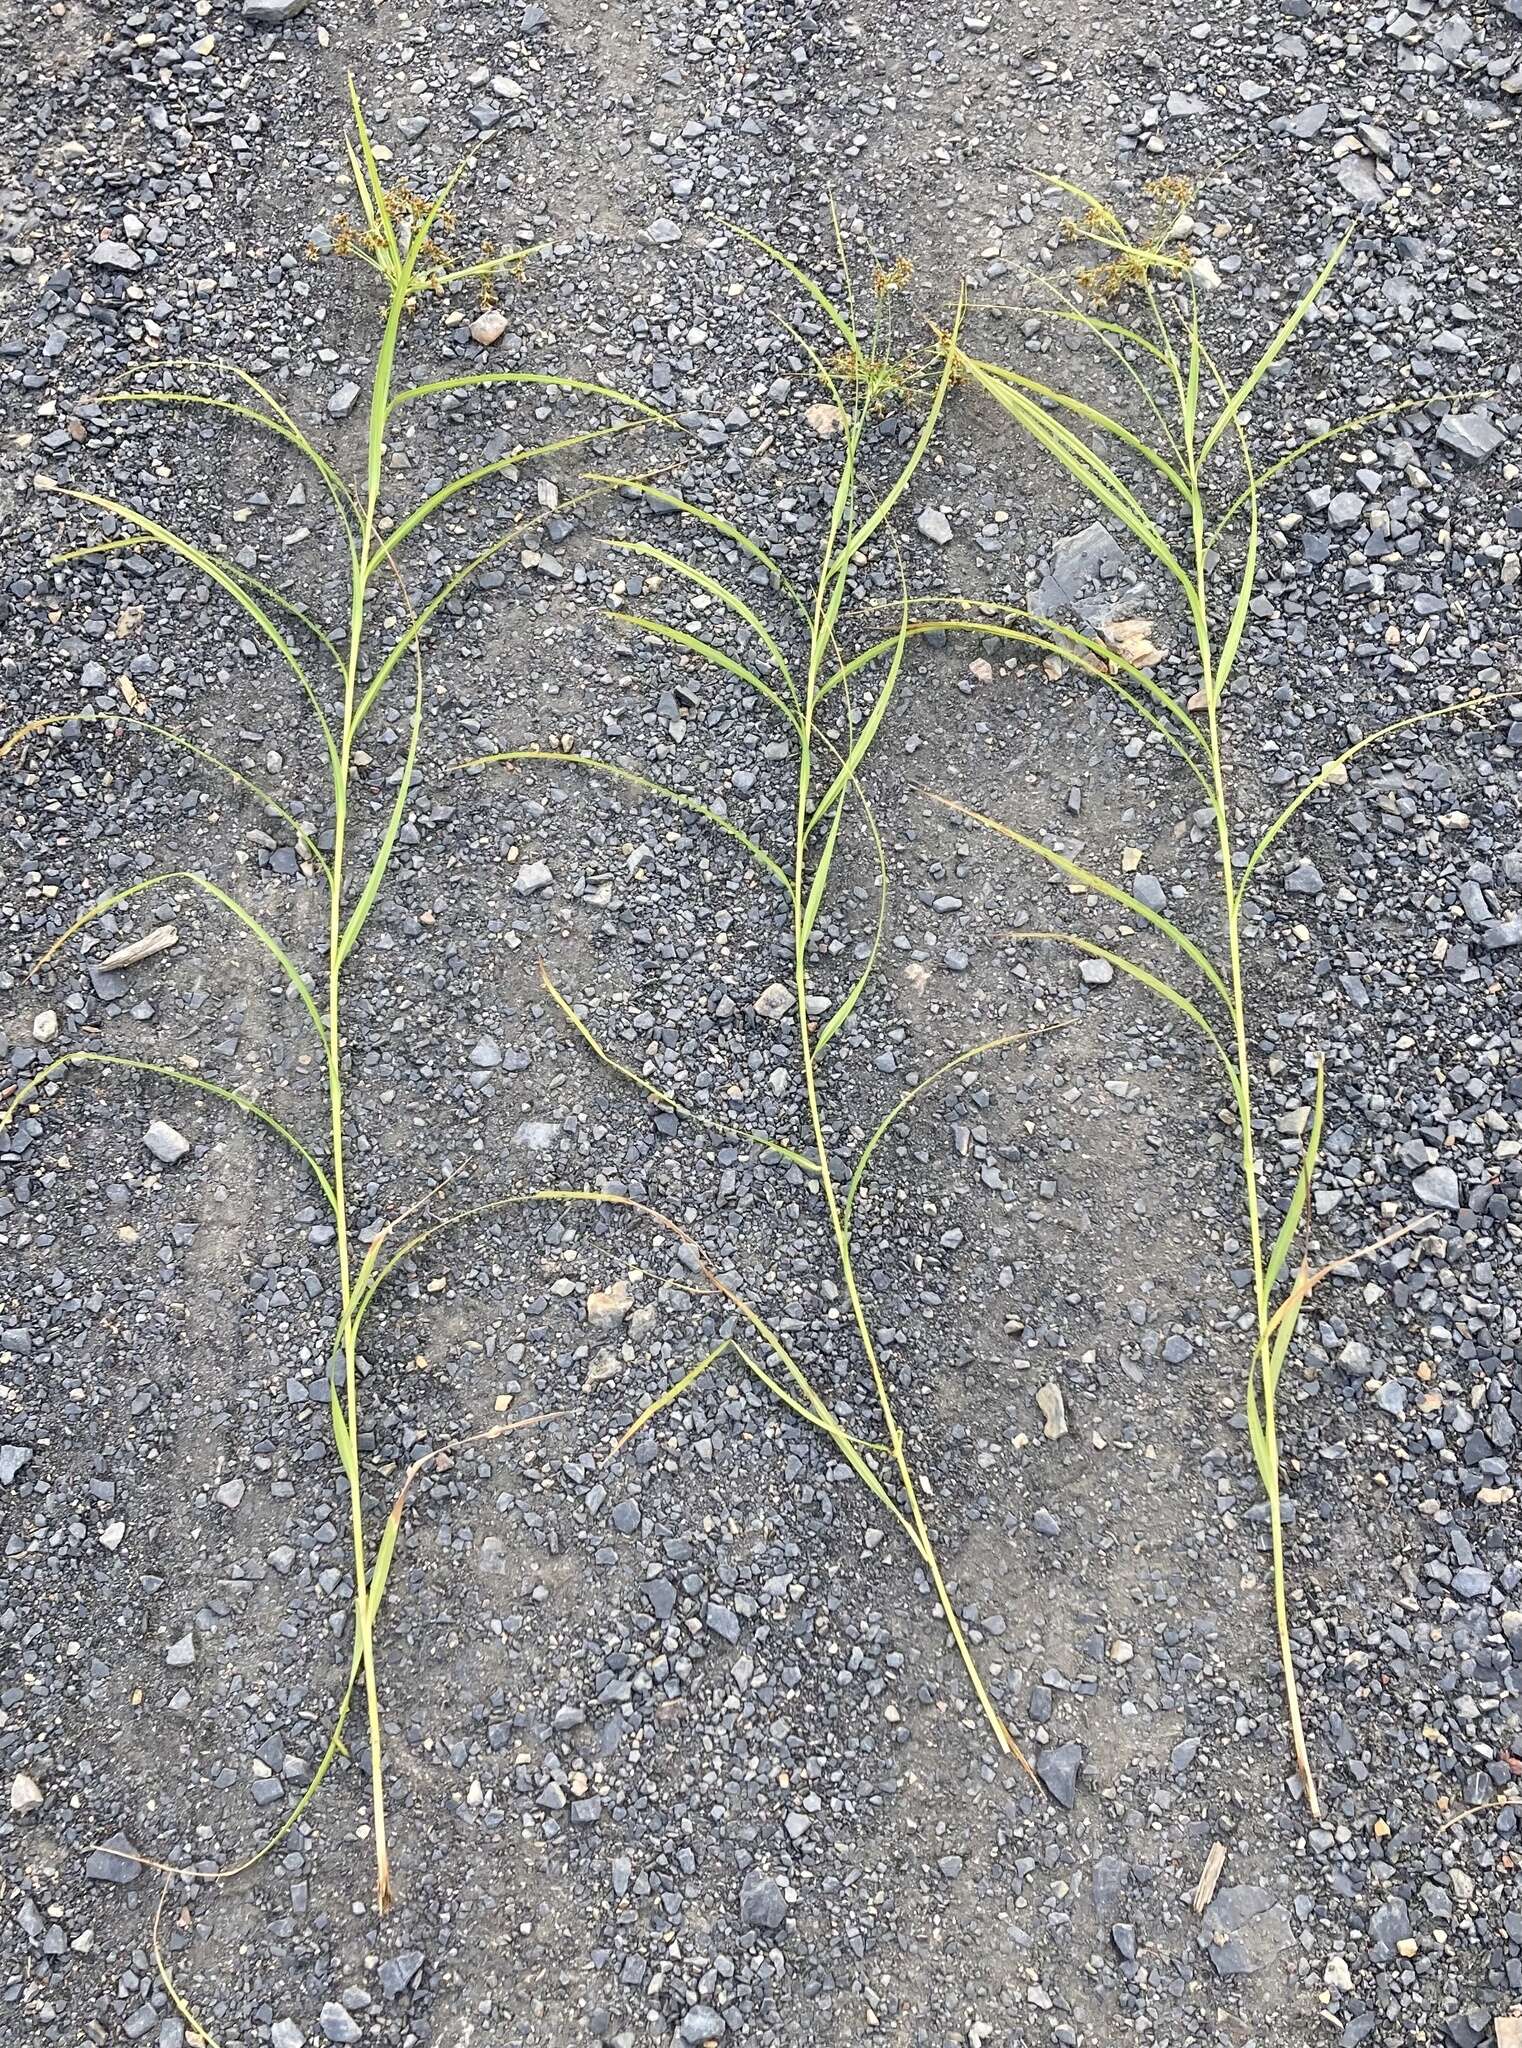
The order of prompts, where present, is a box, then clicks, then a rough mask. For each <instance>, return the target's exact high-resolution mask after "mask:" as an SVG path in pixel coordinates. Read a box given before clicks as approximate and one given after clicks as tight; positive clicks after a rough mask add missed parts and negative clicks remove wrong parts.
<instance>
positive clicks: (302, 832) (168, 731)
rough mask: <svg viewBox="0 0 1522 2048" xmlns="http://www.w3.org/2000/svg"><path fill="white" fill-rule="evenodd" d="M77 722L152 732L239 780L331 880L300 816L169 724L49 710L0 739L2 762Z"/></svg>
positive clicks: (108, 714) (116, 714) (107, 713)
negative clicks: (35, 740) (42, 735)
mask: <svg viewBox="0 0 1522 2048" xmlns="http://www.w3.org/2000/svg"><path fill="white" fill-rule="evenodd" d="M76 723H77V724H80V725H84V724H100V725H110V726H112V727H117V728H119V729H120V730H121V731H122V732H148V733H152V734H153V736H154V738H155V739H161V740H167V741H168V742H169V744H170V746H172V747H180V748H183V750H184V751H185V752H186V753H187V754H194V756H195V757H196V759H197V760H198V761H204V762H206V764H207V765H208V766H209V767H212V768H215V769H217V770H218V772H219V773H221V774H223V775H225V776H226V777H227V778H228V780H229V781H230V782H234V783H236V784H237V785H238V787H239V788H240V789H245V790H247V791H248V793H249V795H250V796H252V797H255V798H257V800H258V801H259V802H260V803H261V804H263V805H264V807H265V809H266V810H267V811H269V812H271V813H272V814H273V816H275V817H277V818H279V819H280V821H281V822H282V824H285V825H287V826H289V827H290V830H291V831H292V833H294V835H295V838H296V842H297V844H298V845H299V846H300V848H301V850H302V851H303V853H305V854H306V855H308V857H309V858H310V859H311V860H312V861H314V862H315V863H316V865H317V866H318V867H319V868H320V869H321V870H322V872H323V874H324V875H325V876H327V878H328V879H329V880H330V881H331V880H332V870H331V869H330V868H329V866H328V863H327V858H326V856H325V855H324V854H323V852H322V849H321V848H320V847H319V846H318V844H317V842H316V840H315V839H314V838H313V837H312V835H311V831H310V829H309V828H308V827H307V826H306V825H303V824H302V822H301V820H300V819H299V818H296V817H293V816H292V815H291V813H290V812H289V811H288V810H287V809H286V808H285V806H284V804H282V803H281V802H280V800H279V798H278V797H275V796H272V795H271V794H270V792H269V791H268V790H267V789H265V788H264V787H263V786H262V785H261V784H260V783H257V782H251V781H250V780H249V778H248V776H246V775H245V774H244V773H243V772H242V770H241V769H238V768H234V767H233V766H232V764H231V762H229V761H224V760H223V759H222V757H221V755H220V754H213V753H212V752H211V751H210V749H209V748H206V747H201V746H197V745H196V743H195V741H194V740H189V739H186V737H185V735H184V734H183V733H178V732H175V731H173V730H172V728H171V727H169V726H167V725H155V724H154V723H153V721H152V720H151V719H147V718H138V717H136V716H135V715H134V716H132V717H130V718H129V717H128V716H127V715H126V713H125V712H117V711H90V710H85V711H50V712H48V713H47V714H46V716H44V717H42V718H32V719H28V721H27V723H26V724H25V725H21V726H18V727H17V728H16V730H15V731H14V732H13V733H12V734H11V735H10V737H9V738H8V739H6V740H4V741H3V742H0V761H3V760H4V759H5V757H6V755H7V754H8V753H10V751H11V750H12V748H13V747H22V746H25V744H26V742H27V741H28V740H29V739H30V738H32V736H33V735H34V734H36V733H40V732H50V731H53V730H55V729H56V728H57V727H59V726H63V725H72V724H76Z"/></svg>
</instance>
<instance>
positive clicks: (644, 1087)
mask: <svg viewBox="0 0 1522 2048" xmlns="http://www.w3.org/2000/svg"><path fill="white" fill-rule="evenodd" d="M539 979H540V982H541V983H542V985H543V987H544V991H545V993H546V994H547V995H548V997H549V998H550V1001H551V1002H552V1003H553V1004H554V1005H555V1007H556V1009H557V1010H559V1012H560V1014H561V1016H562V1017H564V1018H565V1020H566V1022H567V1023H568V1024H569V1025H570V1026H571V1028H572V1030H573V1031H574V1032H575V1033H576V1035H577V1036H578V1037H579V1038H580V1039H581V1040H582V1041H583V1043H584V1044H586V1045H587V1046H588V1047H589V1048H590V1049H591V1051H592V1052H594V1053H595V1054H596V1055H597V1057H598V1059H600V1060H601V1061H602V1063H603V1065H604V1066H605V1067H610V1068H611V1069H612V1071H613V1072H614V1073H615V1074H619V1075H621V1076H622V1077H623V1079H624V1080H626V1081H628V1082H630V1083H632V1085H633V1086H634V1087H636V1088H638V1089H639V1090H640V1091H641V1092H642V1093H643V1094H645V1095H647V1096H649V1098H650V1099H651V1101H652V1102H658V1103H659V1104H660V1106H661V1107H662V1109H668V1110H670V1111H671V1113H672V1115H673V1116H679V1117H681V1118H682V1119H683V1120H684V1121H685V1122H687V1123H695V1124H701V1125H702V1126H703V1127H704V1128H705V1129H706V1130H710V1131H714V1132H716V1133H717V1134H718V1135H719V1136H720V1137H725V1138H739V1139H742V1140H743V1141H744V1142H745V1143H746V1144H747V1145H754V1146H755V1147H756V1148H757V1150H758V1151H760V1152H762V1153H767V1152H775V1153H776V1154H777V1155H778V1157H779V1158H782V1159H786V1160H787V1161H788V1163H789V1164H790V1165H792V1166H797V1167H800V1168H801V1169H802V1170H803V1172H805V1173H807V1174H815V1175H817V1174H818V1173H819V1172H820V1171H821V1170H822V1169H821V1167H820V1164H819V1161H818V1160H817V1159H811V1158H810V1157H809V1156H808V1154H807V1153H804V1152H795V1151H794V1150H793V1148H792V1146H790V1145H784V1144H783V1143H782V1142H781V1140H780V1139H777V1138H771V1137H768V1136H767V1134H766V1132H765V1131H753V1130H750V1129H749V1128H748V1127H747V1126H746V1125H744V1124H736V1123H730V1122H729V1121H727V1119H725V1118H723V1117H714V1116H709V1115H708V1114H707V1112H706V1111H704V1110H699V1109H689V1108H688V1107H687V1105H686V1103H684V1102H679V1101H678V1100H677V1099H676V1097H675V1096H674V1095H668V1094H667V1092H666V1091H665V1089H664V1088H660V1087H658V1086H657V1085H656V1084H655V1082H653V1081H651V1080H649V1079H648V1078H647V1077H646V1076H645V1075H643V1074H638V1073H636V1072H635V1070H634V1069H633V1067H627V1066H625V1065H624V1063H623V1061H622V1060H620V1059H618V1058H617V1057H616V1056H615V1055H614V1054H613V1053H611V1052H609V1050H608V1048H607V1047H606V1046H605V1045H604V1044H603V1042H602V1040H601V1039H600V1038H599V1037H598V1036H597V1034H596V1032H594V1031H593V1030H592V1028H591V1026H590V1025H589V1024H588V1023H587V1022H586V1021H585V1019H584V1018H581V1017H578V1016H577V1014H576V1012H575V1010H574V1009H573V1008H572V1007H571V1005H570V1003H569V1002H567V1000H566V998H565V997H564V996H563V995H562V994H561V993H560V990H559V989H558V988H557V987H556V986H555V984H554V982H553V980H552V979H551V978H550V971H549V969H548V968H547V967H546V966H544V964H543V963H542V962H541V963H540V967H539Z"/></svg>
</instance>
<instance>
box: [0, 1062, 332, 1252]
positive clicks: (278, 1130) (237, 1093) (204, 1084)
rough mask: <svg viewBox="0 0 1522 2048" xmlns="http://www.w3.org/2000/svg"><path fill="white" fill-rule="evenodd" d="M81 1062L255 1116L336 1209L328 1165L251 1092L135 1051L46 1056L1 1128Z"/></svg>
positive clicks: (1, 1115) (0, 1120) (0, 1115)
mask: <svg viewBox="0 0 1522 2048" xmlns="http://www.w3.org/2000/svg"><path fill="white" fill-rule="evenodd" d="M84 1065H89V1066H97V1067H121V1068H124V1069H126V1070H128V1071H130V1072H136V1073H140V1074H153V1075H156V1076H157V1077H158V1078H159V1079H160V1080H164V1081H175V1082H177V1083H178V1084H179V1085H180V1086H181V1087H182V1088H194V1089H195V1090H196V1091H197V1092H198V1093H199V1094H202V1095H211V1096H215V1098H216V1099H217V1101H218V1102H226V1103H229V1104H231V1106H232V1107H233V1108H234V1109H241V1110H242V1111H243V1112H244V1114H245V1115H246V1116H251V1117H254V1118H255V1119H256V1120H257V1121H258V1122H259V1123H261V1124H263V1125H264V1127H265V1129H266V1130H268V1131H273V1132H274V1134H275V1136H276V1137H277V1138H279V1139H280V1140H281V1141H282V1142H283V1143H284V1144H286V1145H288V1146H289V1147H290V1149H291V1150H292V1151H293V1152H294V1153H295V1154H296V1157H297V1158H298V1159H299V1160H301V1162H302V1164H303V1165H304V1166H305V1167H306V1168H307V1170H308V1172H309V1173H310V1174H311V1175H312V1178H313V1179H314V1180H315V1181H316V1183H317V1185H318V1187H319V1188H321V1190H322V1195H323V1200H324V1201H325V1202H326V1203H327V1205H328V1207H329V1208H330V1209H332V1210H334V1211H335V1212H336V1210H337V1197H336V1196H335V1194H334V1192H333V1183H332V1182H331V1180H329V1178H328V1174H327V1169H326V1168H325V1167H324V1166H323V1165H322V1164H321V1162H320V1161H319V1160H318V1159H317V1158H316V1157H315V1155H314V1154H313V1153H311V1152H310V1151H308V1149H307V1147H306V1146H305V1145H304V1144H303V1143H302V1142H301V1140H300V1139H299V1138H298V1137H297V1136H296V1134H295V1132H294V1131H292V1130H290V1129H289V1128H288V1127H287V1126H286V1125H285V1124H283V1123H282V1122H281V1121H280V1119H279V1117H277V1116H271V1114H270V1112H269V1111H268V1110H267V1109H262V1108H261V1107H260V1106H259V1104H258V1103H257V1102H255V1101H254V1100H253V1099H252V1098H251V1097H250V1096H247V1095H245V1094H243V1093H242V1091H241V1090H240V1089H237V1088H223V1087H222V1086H221V1085H220V1084H219V1083H218V1082H216V1081H208V1080H207V1079H206V1078H205V1076H204V1075H202V1074H192V1073H190V1072H189V1071H188V1070H187V1069H186V1068H184V1067H173V1066H168V1065H166V1064H165V1063H164V1062H163V1061H161V1060H145V1059H139V1058H137V1057H136V1055H135V1054H130V1053H115V1052H93V1051H91V1050H89V1049H88V1048H86V1047H81V1048H79V1049H78V1050H77V1051H76V1050H71V1051H69V1052H64V1053H60V1054H59V1055H58V1057H57V1058H56V1059H52V1060H49V1061H48V1063H47V1065H46V1066H45V1067H39V1068H38V1070H37V1071H36V1072H35V1073H33V1074H28V1075H27V1077H26V1079H25V1080H24V1081H23V1082H22V1084H21V1086H20V1088H18V1089H17V1091H16V1093H15V1094H14V1095H13V1096H12V1097H11V1100H10V1101H9V1102H8V1103H7V1104H6V1105H5V1108H4V1110H3V1111H0V1131H4V1130H8V1129H9V1128H10V1125H11V1124H12V1122H13V1121H14V1120H15V1118H16V1117H17V1116H18V1115H19V1114H20V1112H21V1111H22V1110H23V1109H24V1108H25V1107H26V1105H27V1103H28V1102H30V1101H32V1100H33V1098H34V1097H35V1096H36V1095H37V1094H38V1093H39V1092H40V1091H41V1090H42V1088H43V1087H45V1086H46V1084H47V1081H48V1079H49V1077H50V1076H51V1075H53V1074H56V1073H58V1072H60V1071H61V1070H62V1069H63V1068H65V1067H74V1066H84Z"/></svg>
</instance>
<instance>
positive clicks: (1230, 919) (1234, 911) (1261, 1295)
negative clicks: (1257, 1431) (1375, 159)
mask: <svg viewBox="0 0 1522 2048" xmlns="http://www.w3.org/2000/svg"><path fill="white" fill-rule="evenodd" d="M1185 454H1186V457H1187V462H1188V473H1189V481H1190V486H1191V493H1190V499H1191V512H1192V518H1193V540H1194V568H1195V589H1196V592H1197V605H1196V607H1195V623H1196V642H1197V646H1198V650H1199V659H1200V678H1201V689H1202V691H1203V693H1204V697H1205V718H1206V739H1207V742H1208V753H1209V757H1210V781H1211V809H1212V810H1213V811H1214V813H1215V822H1216V836H1217V847H1218V854H1219V859H1220V865H1221V895H1222V901H1223V905H1224V908H1225V912H1226V952H1227V980H1228V985H1229V989H1230V1000H1229V1002H1228V1004H1227V1008H1228V1009H1229V1011H1230V1013H1231V1024H1232V1035H1233V1039H1234V1048H1233V1049H1234V1055H1235V1062H1236V1093H1237V1116H1238V1122H1239V1125H1240V1129H1241V1140H1242V1187H1243V1194H1244V1197H1245V1201H1246V1207H1247V1229H1248V1239H1249V1245H1250V1250H1251V1255H1252V1273H1253V1305H1254V1311H1255V1316H1256V1321H1257V1339H1256V1349H1255V1354H1254V1356H1255V1358H1257V1359H1262V1360H1263V1361H1264V1362H1265V1365H1266V1362H1267V1359H1268V1352H1269V1340H1270V1331H1269V1322H1270V1317H1271V1312H1272V1303H1271V1302H1270V1300H1269V1280H1268V1264H1267V1260H1266V1258H1265V1255H1264V1246H1263V1215H1262V1207H1261V1203H1260V1200H1259V1192H1258V1158H1257V1144H1256V1140H1255V1139H1254V1136H1253V1100H1252V1082H1253V1069H1252V1059H1251V1055H1250V1053H1249V1050H1248V1043H1247V997H1246V989H1245V984H1244V977H1243V972H1242V924H1241V899H1240V897H1239V895H1238V891H1237V883H1236V864H1235V861H1234V858H1233V850H1232V837H1231V809H1230V804H1229V801H1228V797H1227V791H1226V770H1225V762H1224V759H1223V756H1222V749H1221V726H1220V696H1219V691H1218V690H1217V687H1216V676H1215V658H1214V649H1213V646H1212V643H1211V636H1210V628H1209V615H1208V611H1207V596H1208V583H1207V570H1206V556H1207V553H1208V543H1207V540H1206V534H1205V506H1204V497H1203V493H1202V489H1201V485H1200V476H1199V460H1198V455H1197V452H1196V447H1195V435H1194V429H1193V422H1192V420H1190V421H1189V422H1188V433H1187V437H1186V447H1185ZM1260 1384H1261V1385H1262V1387H1263V1400H1262V1407H1263V1445H1264V1463H1265V1466H1266V1470H1265V1471H1264V1472H1263V1474H1262V1475H1261V1476H1262V1479H1263V1487H1264V1492H1265V1494H1266V1495H1267V1498H1268V1527H1269V1545H1270V1552H1271V1566H1272V1574H1273V1593H1274V1625H1275V1631H1276V1633H1277V1635H1278V1639H1279V1663H1280V1668H1281V1670H1282V1673H1283V1678H1284V1697H1285V1703H1286V1705H1287V1707H1288V1709H1289V1720H1290V1738H1291V1741H1292V1743H1293V1746H1294V1754H1295V1767H1296V1769H1297V1770H1298V1772H1299V1774H1300V1782H1301V1785H1302V1786H1303V1787H1304V1790H1305V1797H1306V1803H1307V1805H1308V1806H1309V1808H1310V1811H1311V1815H1312V1818H1313V1819H1319V1818H1320V1814H1321V1805H1320V1801H1319V1799H1318V1797H1317V1793H1316V1781H1315V1778H1314V1776H1313V1774H1312V1771H1311V1760H1310V1755H1309V1752H1308V1751H1307V1749H1306V1744H1305V1730H1304V1726H1303V1724H1302V1722H1301V1718H1300V1689H1299V1685H1298V1683H1297V1682H1296V1678H1295V1653H1294V1646H1293V1644H1292V1642H1291V1640H1290V1631H1289V1603H1288V1598H1287V1594H1286V1573H1285V1563H1284V1514H1283V1509H1282V1506H1281V1504H1280V1497H1279V1436H1278V1428H1277V1425H1276V1422H1275V1417H1274V1401H1273V1398H1272V1394H1271V1391H1270V1389H1269V1387H1268V1385H1267V1383H1266V1381H1262V1382H1260ZM1254 1398H1255V1394H1254V1390H1253V1385H1252V1384H1251V1381H1250V1382H1249V1386H1248V1399H1249V1400H1253V1399H1254Z"/></svg>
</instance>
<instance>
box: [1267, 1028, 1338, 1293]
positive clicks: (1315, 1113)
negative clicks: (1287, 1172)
mask: <svg viewBox="0 0 1522 2048" xmlns="http://www.w3.org/2000/svg"><path fill="white" fill-rule="evenodd" d="M1325 1108H1326V1068H1325V1066H1324V1065H1323V1064H1322V1062H1321V1061H1320V1060H1317V1062H1316V1099H1315V1103H1314V1106H1313V1108H1312V1110H1311V1123H1310V1131H1309V1134H1308V1136H1307V1138H1306V1141H1305V1155H1304V1157H1303V1158H1302V1159H1301V1161H1300V1171H1299V1172H1298V1173H1297V1174H1296V1175H1295V1185H1294V1189H1293V1191H1292V1192H1291V1194H1290V1198H1289V1207H1288V1208H1287V1209H1286V1210H1285V1212H1284V1221H1283V1222H1282V1223H1281V1224H1280V1225H1279V1232H1278V1235H1277V1236H1276V1237H1275V1239H1274V1244H1273V1250H1272V1251H1271V1252H1270V1253H1269V1255H1268V1264H1267V1265H1266V1266H1265V1268H1264V1271H1263V1292H1264V1295H1265V1297H1266V1298H1268V1299H1270V1300H1271V1299H1272V1298H1273V1293H1274V1289H1275V1288H1276V1287H1277V1286H1278V1284H1279V1275H1280V1274H1281V1273H1282V1272H1283V1271H1284V1266H1285V1261H1286V1260H1287V1259H1288V1258H1289V1255H1290V1252H1291V1250H1292V1249H1293V1247H1294V1242H1295V1234H1296V1232H1297V1231H1298V1230H1299V1228H1300V1219H1301V1217H1302V1216H1303V1215H1304V1214H1305V1204H1306V1200H1307V1198H1308V1197H1309V1195H1310V1192H1311V1183H1312V1182H1313V1181H1314V1179H1315V1177H1316V1162H1317V1160H1318V1159H1319V1158H1320V1156H1321V1123H1322V1116H1323V1113H1324V1111H1325ZM1248 1199H1249V1200H1252V1199H1253V1194H1252V1192H1250V1193H1249V1196H1248Z"/></svg>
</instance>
